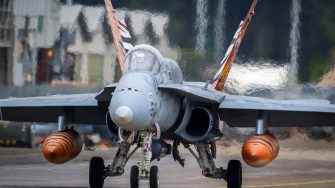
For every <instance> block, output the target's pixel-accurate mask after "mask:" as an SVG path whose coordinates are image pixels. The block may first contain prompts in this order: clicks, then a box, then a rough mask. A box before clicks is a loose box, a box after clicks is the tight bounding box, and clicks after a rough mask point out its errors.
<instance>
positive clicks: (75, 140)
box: [42, 129, 83, 164]
mask: <svg viewBox="0 0 335 188" xmlns="http://www.w3.org/2000/svg"><path fill="white" fill-rule="evenodd" d="M82 148H83V140H82V139H81V137H80V135H79V134H78V133H77V132H76V131H74V130H72V129H67V130H64V131H57V132H55V133H53V134H51V135H49V136H48V137H47V138H46V139H45V141H44V142H43V149H42V151H43V156H44V158H45V159H46V160H48V161H49V162H51V163H56V164H63V163H66V162H67V161H69V160H71V159H73V158H75V157H76V156H77V155H78V154H79V153H80V152H81V150H82Z"/></svg>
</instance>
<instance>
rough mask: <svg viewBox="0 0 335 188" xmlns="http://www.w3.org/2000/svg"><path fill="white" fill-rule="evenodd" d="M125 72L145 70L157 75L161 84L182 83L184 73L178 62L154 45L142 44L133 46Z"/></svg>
mask: <svg viewBox="0 0 335 188" xmlns="http://www.w3.org/2000/svg"><path fill="white" fill-rule="evenodd" d="M124 71H125V73H126V72H136V71H140V72H142V71H144V72H151V73H153V74H154V75H155V77H156V81H157V83H159V84H163V83H165V84H167V83H182V82H183V75H182V73H181V70H180V68H179V66H178V64H177V63H176V62H175V61H173V60H171V59H168V58H164V57H163V56H162V54H161V53H160V52H159V51H158V50H157V49H156V48H154V47H152V46H149V45H145V44H141V45H137V46H135V47H133V48H132V49H131V50H130V51H129V52H128V53H127V55H126V58H125V69H124Z"/></svg>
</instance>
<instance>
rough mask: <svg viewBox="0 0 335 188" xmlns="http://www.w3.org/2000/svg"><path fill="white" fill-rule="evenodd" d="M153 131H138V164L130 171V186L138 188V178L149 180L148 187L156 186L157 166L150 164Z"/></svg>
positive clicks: (156, 187) (155, 187)
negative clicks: (139, 146)
mask: <svg viewBox="0 0 335 188" xmlns="http://www.w3.org/2000/svg"><path fill="white" fill-rule="evenodd" d="M152 136H153V133H151V132H148V131H143V132H140V137H141V143H140V144H141V157H140V160H139V161H138V166H132V167H131V171H130V187H131V188H138V187H139V180H141V179H144V180H149V184H150V188H158V184H159V181H158V167H157V166H151V167H150V163H151V159H152V152H151V143H152Z"/></svg>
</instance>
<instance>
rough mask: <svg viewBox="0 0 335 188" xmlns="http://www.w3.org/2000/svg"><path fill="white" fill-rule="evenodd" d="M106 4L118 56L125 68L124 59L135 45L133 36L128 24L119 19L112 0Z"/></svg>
mask: <svg viewBox="0 0 335 188" xmlns="http://www.w3.org/2000/svg"><path fill="white" fill-rule="evenodd" d="M105 6H106V10H107V13H108V20H109V24H110V26H111V28H112V34H113V38H114V45H115V47H116V51H117V57H118V60H119V64H120V67H121V71H122V72H123V70H124V59H125V55H126V53H127V52H128V51H129V50H130V49H131V48H132V47H133V45H132V42H131V36H130V33H129V31H128V30H127V25H126V23H125V22H124V21H123V20H117V19H116V17H115V9H114V8H113V5H112V3H111V1H110V0H105Z"/></svg>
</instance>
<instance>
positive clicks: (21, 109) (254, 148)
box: [0, 0, 335, 188]
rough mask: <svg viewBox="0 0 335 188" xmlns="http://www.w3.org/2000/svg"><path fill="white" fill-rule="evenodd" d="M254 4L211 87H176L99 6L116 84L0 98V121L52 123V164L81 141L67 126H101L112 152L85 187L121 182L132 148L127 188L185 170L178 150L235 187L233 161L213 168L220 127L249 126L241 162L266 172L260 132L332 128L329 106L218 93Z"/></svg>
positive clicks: (237, 167)
mask: <svg viewBox="0 0 335 188" xmlns="http://www.w3.org/2000/svg"><path fill="white" fill-rule="evenodd" d="M257 3H258V0H254V1H253V3H252V5H251V8H250V10H249V12H248V13H247V16H246V18H245V19H244V20H243V21H241V23H240V25H239V27H238V30H237V31H236V33H235V35H234V38H233V41H232V43H231V45H230V46H229V48H228V50H227V52H226V54H225V56H224V58H223V60H222V61H221V67H220V69H219V70H218V72H217V74H216V75H215V77H214V78H213V80H212V82H208V83H200V82H185V81H183V75H182V72H181V69H180V67H179V66H178V64H177V63H176V62H175V61H173V60H171V59H169V58H165V57H163V56H162V55H161V53H160V52H159V51H158V50H157V49H155V48H154V47H152V46H149V45H144V44H142V45H137V46H134V47H133V46H132V45H131V43H128V42H127V41H129V39H130V35H129V32H128V31H127V28H126V25H125V23H124V22H123V21H122V20H117V19H116V17H115V10H114V9H113V7H112V4H111V2H110V1H109V0H105V5H106V9H107V11H108V16H109V22H110V25H111V26H112V31H113V37H114V41H115V46H116V49H117V53H118V61H119V63H120V67H121V69H122V71H123V74H122V77H121V78H120V81H119V82H118V83H115V84H111V85H108V86H107V87H105V88H104V89H103V90H102V91H101V92H99V93H98V94H76V95H55V96H43V97H30V98H10V99H2V100H0V107H1V108H0V115H1V119H2V120H8V121H25V122H55V123H58V128H59V131H57V132H56V133H53V134H51V135H50V136H49V137H48V138H47V139H46V140H45V141H44V143H43V150H42V151H43V155H44V156H45V158H46V159H47V160H49V161H50V162H52V163H65V162H67V161H69V160H71V159H73V158H74V157H76V156H77V155H78V154H79V153H80V151H81V149H82V141H81V138H80V135H79V134H78V133H77V132H76V131H75V129H73V127H70V126H69V125H72V124H95V125H97V126H99V125H100V126H101V125H103V124H107V126H108V128H109V130H110V132H111V133H112V134H113V137H114V138H116V139H118V143H119V145H118V151H117V152H116V154H115V157H114V160H113V162H112V163H111V164H108V165H105V164H104V161H103V159H102V158H100V157H93V158H92V159H91V161H90V169H89V184H90V186H91V187H95V188H96V187H103V184H104V180H105V178H107V177H111V176H119V175H122V174H123V173H124V171H125V166H126V164H127V161H128V159H129V158H130V157H131V156H132V154H134V153H135V151H136V150H138V149H139V150H140V158H139V161H138V163H137V165H135V166H132V167H131V173H130V187H132V188H136V187H139V181H140V180H141V179H147V180H149V184H150V187H151V188H156V187H158V183H159V181H158V167H157V166H153V165H151V162H152V161H153V160H159V159H160V158H162V157H164V156H166V155H168V154H172V156H173V158H174V160H175V161H177V162H179V163H180V164H181V165H182V166H184V160H183V159H182V157H181V156H180V155H179V150H178V146H180V145H183V146H184V147H186V148H187V149H188V150H189V151H190V152H191V153H192V155H193V156H194V157H195V158H196V160H197V162H198V163H199V166H200V168H201V172H202V175H203V176H205V177H208V178H215V179H223V180H225V181H226V182H227V185H228V188H240V187H241V186H242V168H241V163H240V162H239V161H238V160H231V161H229V163H228V167H227V168H222V167H217V166H216V165H215V161H214V159H215V158H216V145H215V143H216V141H218V140H219V139H220V138H222V137H223V133H222V130H221V129H222V128H221V127H220V126H219V123H220V121H223V122H224V123H226V124H227V125H228V126H230V127H255V135H253V136H251V137H250V138H248V139H247V140H246V141H245V142H244V145H243V147H242V157H243V159H244V161H245V162H246V163H247V164H248V165H250V166H253V167H262V166H265V165H267V164H268V163H270V162H271V161H272V160H274V159H275V158H276V156H277V154H278V152H279V144H278V141H277V139H276V138H275V137H274V135H272V134H271V133H269V132H268V131H266V127H293V126H294V127H297V126H307V127H308V126H333V125H335V106H334V105H331V104H330V103H329V102H328V101H323V100H274V99H265V98H258V97H247V96H236V95H229V94H227V93H225V92H224V91H223V88H224V83H225V81H226V78H227V75H228V73H229V70H230V68H231V66H232V62H233V60H234V58H235V56H236V53H237V50H238V48H239V45H240V43H241V41H242V38H243V36H244V34H245V31H246V28H247V26H248V24H249V23H250V21H251V18H252V16H253V15H254V14H255V12H254V10H255V7H256V5H257ZM171 141H172V142H171ZM171 143H172V144H171ZM131 146H134V147H131Z"/></svg>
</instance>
